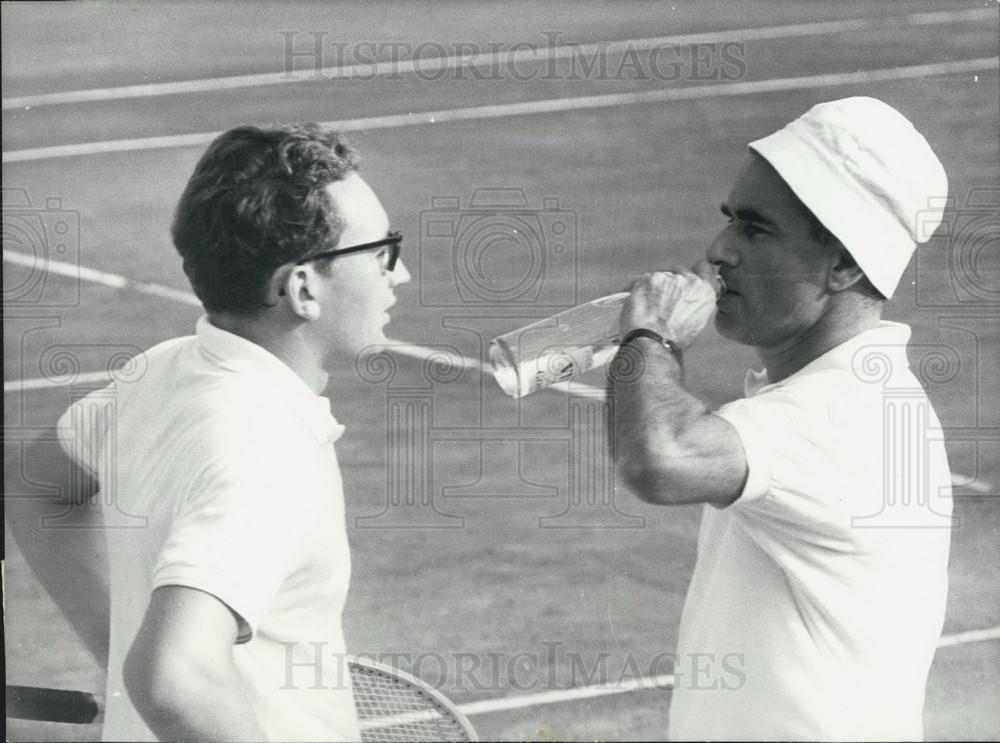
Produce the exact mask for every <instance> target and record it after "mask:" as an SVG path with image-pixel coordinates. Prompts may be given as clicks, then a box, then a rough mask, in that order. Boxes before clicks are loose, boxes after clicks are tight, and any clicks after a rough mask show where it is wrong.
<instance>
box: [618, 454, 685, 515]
mask: <svg viewBox="0 0 1000 743" xmlns="http://www.w3.org/2000/svg"><path fill="white" fill-rule="evenodd" d="M616 470H617V472H618V476H619V477H620V478H621V479H622V481H623V482H624V483H625V485H626V486H627V487H628V489H629V490H631V491H632V493H634V494H635V496H636V497H637V498H638V499H639V500H641V501H643V502H645V503H650V504H652V505H657V506H665V505H672V504H674V503H675V502H676V501H675V500H674V498H673V491H674V488H675V482H674V480H675V476H674V473H673V472H672V471H671V468H670V467H669V466H668V465H667V463H666V462H665V461H664V460H663V459H662V458H659V457H655V456H652V455H651V454H649V453H645V454H644V453H641V452H633V453H631V454H630V455H629V456H624V457H619V459H618V461H617V466H616Z"/></svg>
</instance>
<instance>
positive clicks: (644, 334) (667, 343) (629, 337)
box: [621, 328, 683, 362]
mask: <svg viewBox="0 0 1000 743" xmlns="http://www.w3.org/2000/svg"><path fill="white" fill-rule="evenodd" d="M636 338H649V339H650V340H654V341H656V342H657V343H659V344H660V345H661V346H663V347H664V348H665V349H667V350H668V351H670V353H672V354H673V355H674V358H676V359H677V361H678V362H679V361H681V359H682V358H683V352H682V351H681V347H680V346H678V345H677V344H676V343H674V342H673V341H672V340H670V339H669V338H664V337H663V336H662V335H660V334H659V333H657V332H656V331H655V330H650V329H649V328H636V329H635V330H630V331H629V332H628V333H626V334H625V337H624V338H622V343H621V345H623V346H624V345H626V344H628V343H630V342H631V341H634V340H635V339H636Z"/></svg>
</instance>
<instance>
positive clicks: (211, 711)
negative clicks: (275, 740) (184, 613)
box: [126, 658, 265, 741]
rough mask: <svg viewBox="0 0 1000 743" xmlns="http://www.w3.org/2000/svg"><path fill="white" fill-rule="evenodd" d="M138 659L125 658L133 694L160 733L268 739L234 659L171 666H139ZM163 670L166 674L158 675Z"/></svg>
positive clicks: (201, 738)
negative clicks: (156, 667)
mask: <svg viewBox="0 0 1000 743" xmlns="http://www.w3.org/2000/svg"><path fill="white" fill-rule="evenodd" d="M135 663H136V659H135V658H131V659H130V662H127V663H126V686H127V688H128V691H129V696H130V697H131V699H132V703H133V704H134V705H135V707H136V709H137V710H139V713H140V714H141V715H142V718H143V720H145V722H146V724H147V725H148V726H149V728H150V729H151V730H152V731H153V733H155V734H156V737H157V738H158V739H160V740H197V741H229V740H247V741H249V740H264V739H265V737H264V734H263V732H262V731H261V729H260V727H259V725H258V723H257V716H256V714H255V713H254V710H253V707H252V705H251V704H250V699H249V697H248V696H247V694H246V693H245V682H244V680H243V679H242V677H240V675H239V673H238V672H237V671H236V668H235V666H233V665H232V664H231V663H230V664H222V665H221V666H215V667H211V668H209V667H207V666H206V665H203V664H193V665H188V666H186V667H183V666H174V667H173V668H172V669H169V670H168V669H151V668H149V667H145V668H138V669H137V668H136V667H135V665H134V664H135ZM140 674H141V675H142V676H141V677H140V676H139V675H140ZM158 674H162V677H161V679H160V680H155V679H154V676H156V675H158Z"/></svg>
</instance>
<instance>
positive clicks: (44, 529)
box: [4, 430, 110, 668]
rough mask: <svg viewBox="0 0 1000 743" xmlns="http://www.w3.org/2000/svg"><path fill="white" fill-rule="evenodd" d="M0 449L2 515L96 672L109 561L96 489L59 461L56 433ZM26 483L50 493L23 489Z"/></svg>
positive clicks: (103, 638) (101, 658)
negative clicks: (0, 456)
mask: <svg viewBox="0 0 1000 743" xmlns="http://www.w3.org/2000/svg"><path fill="white" fill-rule="evenodd" d="M5 449H6V452H5V456H4V460H5V461H4V494H5V498H4V512H5V514H6V517H7V522H8V524H9V525H10V529H11V532H12V533H13V535H14V539H15V541H16V542H17V545H18V547H19V548H20V550H21V553H22V554H23V555H24V557H25V560H26V561H27V562H28V565H29V566H30V567H31V569H32V571H33V572H34V574H35V576H36V577H37V578H38V580H39V582H40V583H41V584H42V586H43V587H44V588H45V590H46V591H47V592H48V593H49V595H50V596H51V597H52V599H53V601H55V603H56V605H57V606H58V607H59V609H60V610H61V611H62V613H63V614H64V615H65V616H66V618H67V620H69V623H70V625H71V626H72V627H73V629H74V630H75V631H76V633H77V634H78V635H79V636H80V637H81V639H82V640H83V641H84V643H85V644H86V646H87V648H88V649H89V650H90V652H91V654H92V655H93V656H94V658H95V659H96V660H97V662H98V663H99V664H100V666H101V668H107V663H108V621H109V620H108V617H109V606H110V605H109V598H108V597H109V591H108V558H107V547H106V544H105V541H104V532H103V529H102V519H101V513H100V507H99V501H98V497H97V493H98V482H97V480H96V479H94V478H93V477H91V476H90V475H89V474H87V473H86V472H85V471H84V470H83V469H82V468H81V467H80V466H79V465H77V464H76V462H74V461H73V460H72V459H70V458H69V457H68V456H67V455H66V453H65V452H64V451H63V449H62V447H61V446H60V445H59V442H58V440H57V437H56V433H55V430H49V431H47V432H45V433H43V434H42V435H41V436H39V437H38V438H37V439H36V440H34V441H31V442H28V443H24V444H11V443H9V442H8V445H7V446H5ZM29 482H30V483H39V484H41V485H43V486H44V488H45V490H49V491H54V494H50V493H46V492H41V491H40V490H39V488H38V487H37V486H35V487H27V486H26V483H29ZM31 491H34V492H33V494H29V492H31Z"/></svg>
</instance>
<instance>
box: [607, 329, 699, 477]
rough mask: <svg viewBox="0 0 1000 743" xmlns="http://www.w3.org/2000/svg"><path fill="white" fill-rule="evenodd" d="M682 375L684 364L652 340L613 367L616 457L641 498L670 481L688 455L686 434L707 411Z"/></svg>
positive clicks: (634, 345) (631, 346) (636, 345)
mask: <svg viewBox="0 0 1000 743" xmlns="http://www.w3.org/2000/svg"><path fill="white" fill-rule="evenodd" d="M681 376H682V367H681V361H680V359H679V358H677V357H676V356H675V355H674V354H672V353H671V352H670V351H669V350H667V349H666V348H663V347H662V346H660V345H659V344H658V343H656V342H655V341H653V340H651V339H647V338H636V339H634V340H632V341H630V342H629V343H628V345H627V346H623V347H622V349H621V350H620V351H619V352H618V355H617V356H616V357H615V359H614V361H613V362H612V364H611V368H610V370H609V374H608V398H609V403H610V404H611V405H612V406H613V414H612V417H613V421H612V431H613V435H612V437H611V439H610V441H609V445H610V448H611V455H612V457H613V458H614V461H615V463H616V464H617V466H618V468H619V471H620V472H622V473H623V474H624V475H625V477H626V479H627V480H628V481H629V484H630V486H633V487H634V488H636V489H637V494H639V495H640V496H643V495H644V493H643V491H645V490H646V489H647V487H656V486H657V481H660V480H663V479H665V477H666V475H667V474H668V473H669V471H670V469H671V465H672V464H673V463H674V462H676V461H677V458H678V457H683V456H684V446H683V444H682V441H681V433H682V432H683V431H684V429H685V428H686V427H687V426H688V425H689V424H690V423H691V422H693V421H694V420H696V419H698V418H701V417H702V416H704V415H705V414H706V413H707V412H708V408H707V407H706V405H705V404H704V403H703V402H702V401H701V400H699V399H698V398H697V397H695V396H694V395H692V394H691V393H690V392H688V391H687V390H686V389H684V387H683V386H682V382H681ZM638 480H644V481H645V482H644V483H640V482H638ZM659 484H664V483H659ZM638 485H643V487H640V488H637V487H636V486H638Z"/></svg>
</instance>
